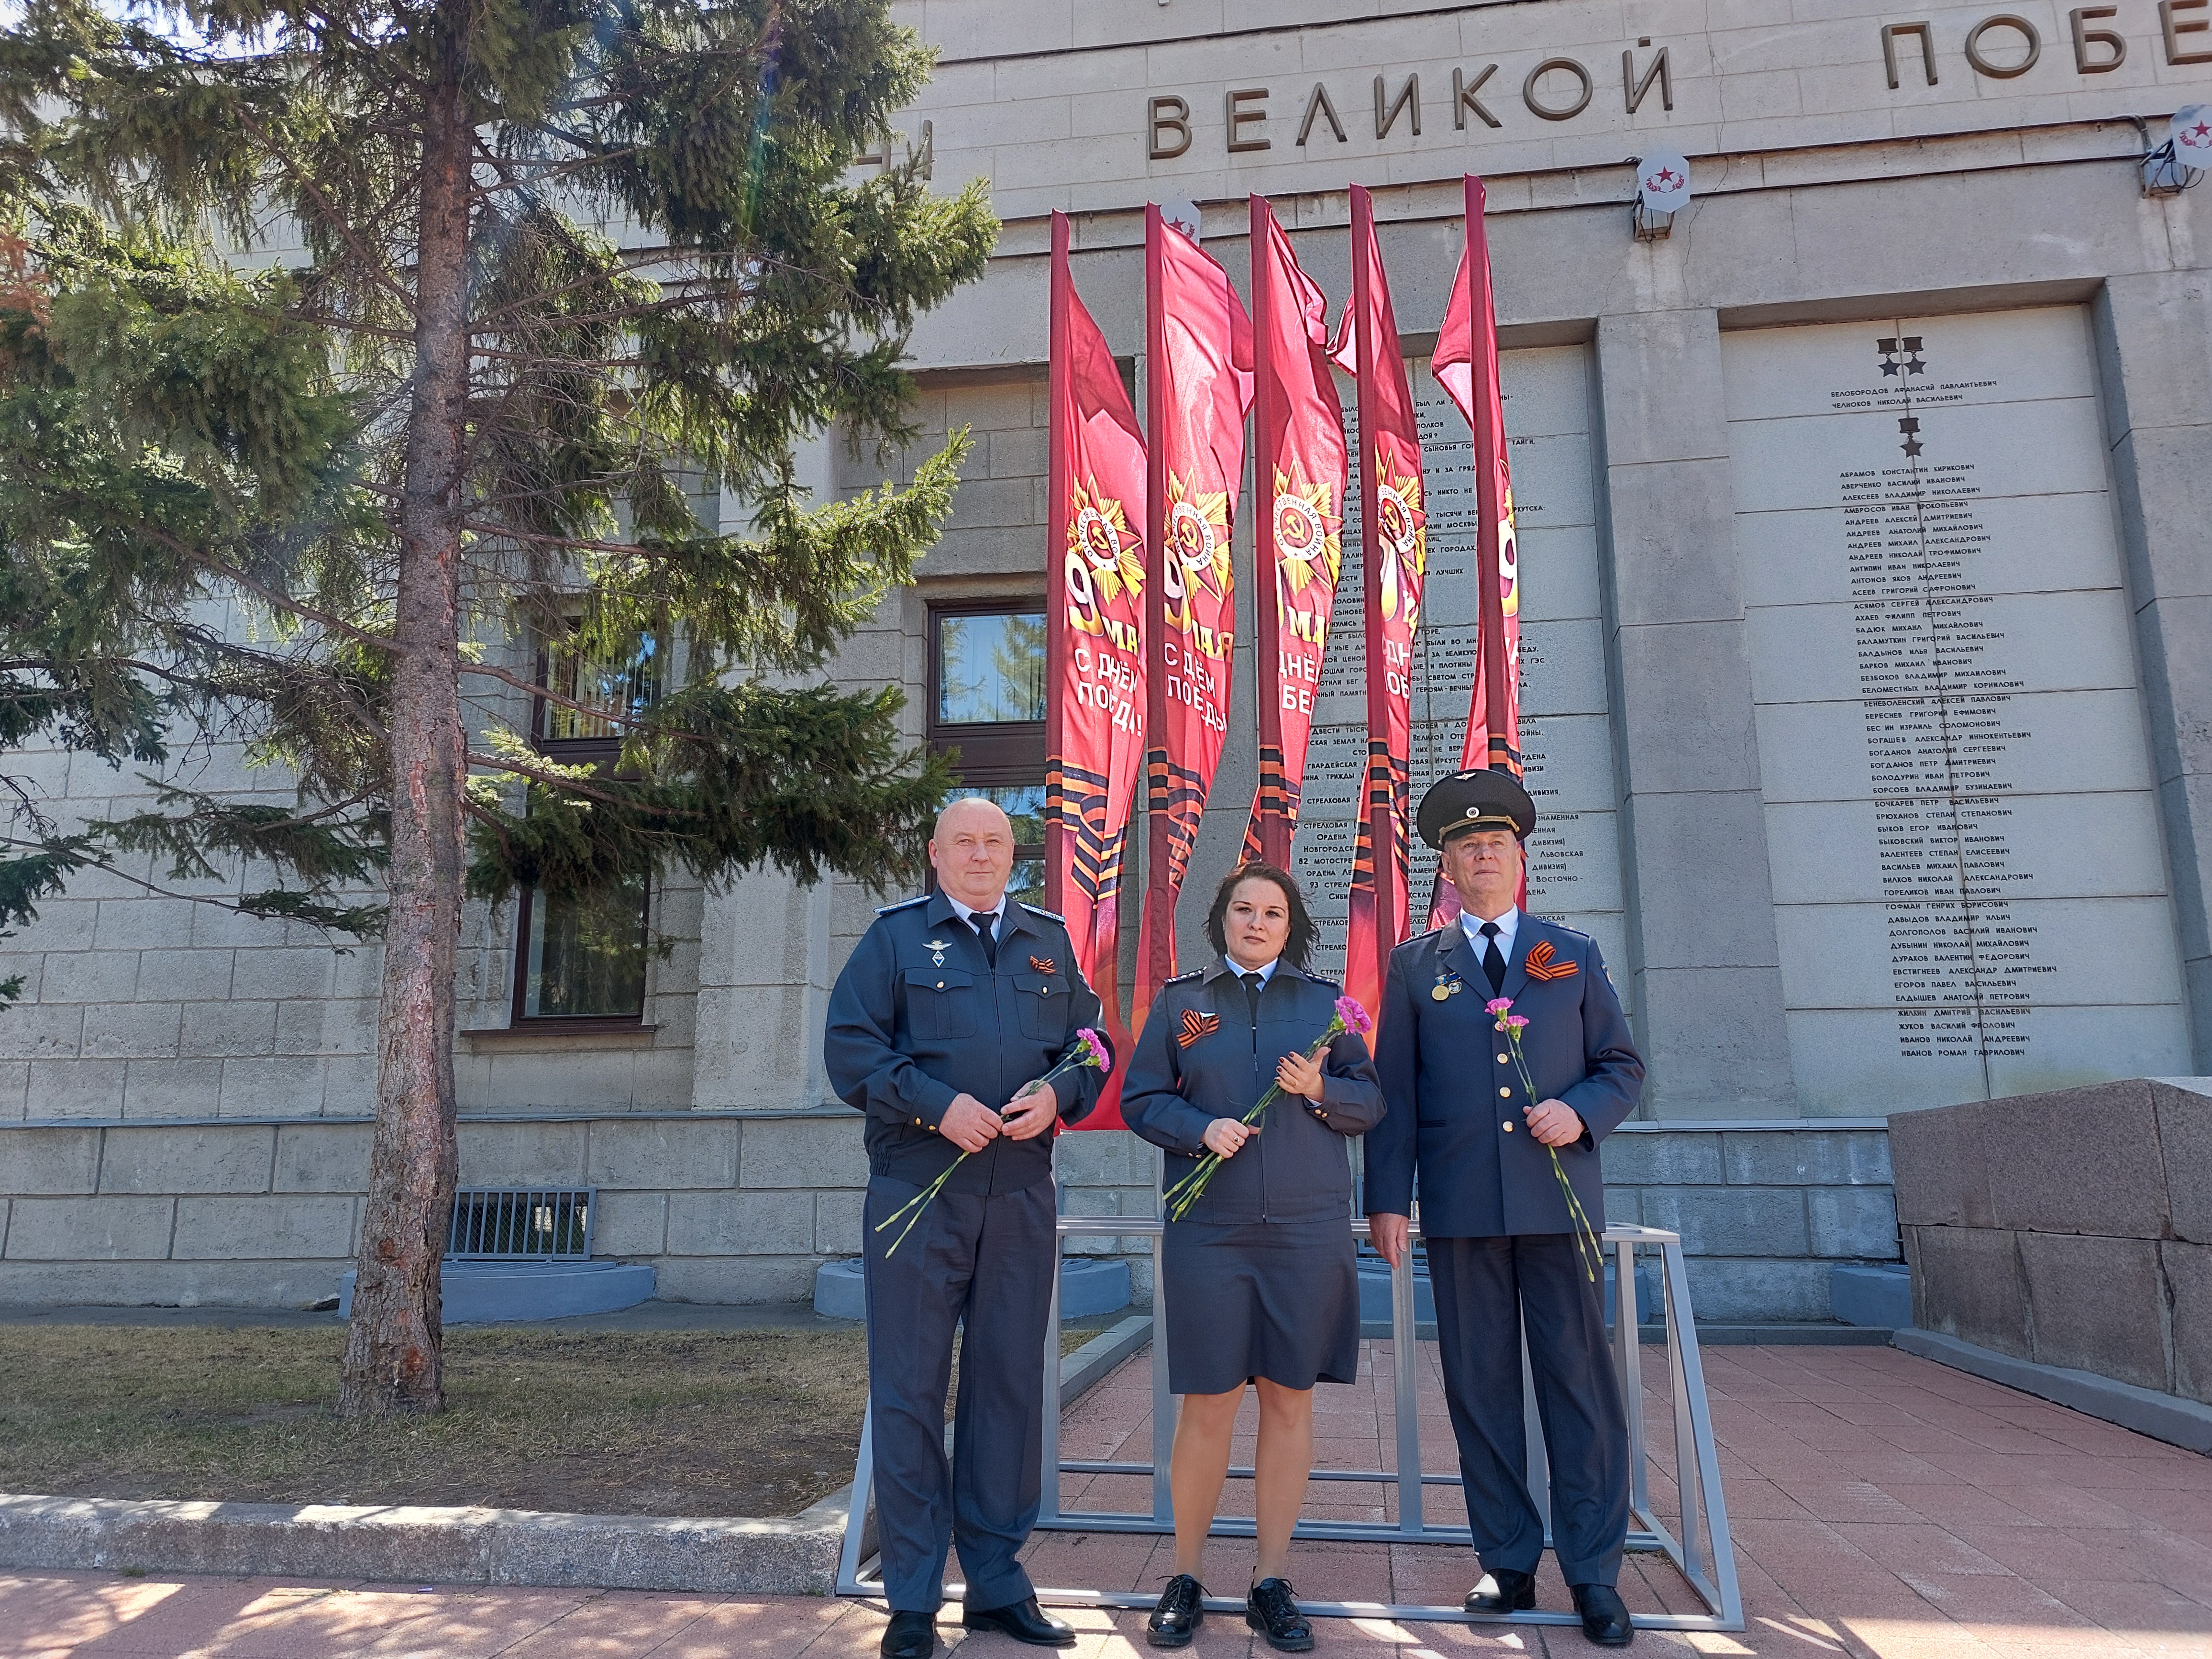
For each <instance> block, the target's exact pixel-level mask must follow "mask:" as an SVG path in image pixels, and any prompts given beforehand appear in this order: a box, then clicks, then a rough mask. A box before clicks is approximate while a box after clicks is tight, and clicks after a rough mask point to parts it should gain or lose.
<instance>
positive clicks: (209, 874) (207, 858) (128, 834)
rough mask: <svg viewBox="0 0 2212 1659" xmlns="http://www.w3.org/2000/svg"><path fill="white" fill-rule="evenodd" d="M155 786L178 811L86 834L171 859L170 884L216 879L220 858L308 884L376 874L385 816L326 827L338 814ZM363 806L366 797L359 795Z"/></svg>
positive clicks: (98, 824) (112, 822) (93, 825)
mask: <svg viewBox="0 0 2212 1659" xmlns="http://www.w3.org/2000/svg"><path fill="white" fill-rule="evenodd" d="M143 781H145V782H148V783H151V784H154V785H155V788H156V791H157V793H156V795H155V799H157V800H158V801H159V802H160V803H161V805H163V806H165V807H183V808H185V809H186V810H185V811H183V812H181V813H178V812H160V811H147V812H135V813H132V814H131V816H129V817H122V818H106V819H95V820H94V821H92V822H90V823H87V824H86V825H85V832H86V833H87V834H88V835H91V836H96V837H99V838H100V839H101V840H104V841H106V842H109V843H110V844H112V846H114V847H115V848H118V849H119V850H120V851H123V852H126V853H151V854H157V855H162V856H166V857H167V859H168V860H169V879H170V880H171V881H213V880H217V879H219V878H221V876H222V870H221V869H220V868H219V867H218V866H216V863H215V862H214V860H215V859H216V857H219V856H228V857H233V858H240V859H258V860H262V861H263V862H264V863H268V864H272V865H276V866H279V867H281V868H283V869H286V870H289V871H291V872H294V873H295V874H296V875H298V876H299V877H300V878H301V879H303V880H305V881H307V883H309V884H311V885H313V886H315V887H318V888H320V887H325V886H330V885H333V884H361V883H364V882H369V881H374V880H376V879H377V878H379V877H380V874H381V872H382V871H383V868H384V865H385V861H386V852H385V848H384V846H383V836H384V834H385V833H386V831H385V823H384V814H383V813H382V812H381V811H372V812H370V813H369V814H368V815H367V816H366V817H360V818H355V819H351V820H340V821H339V822H338V823H337V824H336V825H335V826H334V825H333V824H332V823H331V818H332V817H334V816H335V815H336V813H337V811H339V810H342V809H341V808H339V807H337V806H335V805H334V806H333V807H332V808H331V809H330V810H328V811H324V812H315V813H301V812H298V811H293V810H292V809H290V808H287V807H282V806H266V805H253V804H249V803H240V802H235V801H226V800H223V799H220V798H219V797H216V796H213V795H207V794H202V793H197V792H195V791H191V790H185V789H178V788H174V787H162V786H161V784H160V782H159V781H158V780H155V779H150V778H149V779H145V780H143ZM365 800H366V798H365V797H356V802H365Z"/></svg>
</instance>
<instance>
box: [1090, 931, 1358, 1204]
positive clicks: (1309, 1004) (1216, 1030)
mask: <svg viewBox="0 0 2212 1659" xmlns="http://www.w3.org/2000/svg"><path fill="white" fill-rule="evenodd" d="M1339 994H1340V993H1339V991H1338V989H1337V987H1335V986H1334V985H1332V984H1330V983H1329V982H1328V981H1327V980H1323V979H1315V978H1313V977H1312V976H1310V975H1307V974H1304V973H1301V972H1299V970H1298V969H1296V968H1293V967H1292V966H1291V964H1290V963H1287V962H1284V963H1277V964H1276V966H1275V971H1274V973H1273V975H1270V976H1269V978H1268V980H1267V986H1266V987H1265V988H1264V989H1262V990H1261V993H1260V1023H1259V1025H1258V1027H1257V1029H1256V1030H1255V1027H1254V1025H1253V1024H1252V1018H1251V1003H1250V999H1249V996H1248V995H1247V994H1246V993H1245V990H1244V985H1243V981H1241V980H1239V979H1238V978H1237V975H1236V970H1235V969H1233V968H1231V965H1230V964H1229V963H1228V962H1226V961H1225V960H1223V959H1221V958H1218V957H1217V958H1216V959H1215V960H1214V963H1213V964H1212V966H1211V967H1209V968H1206V969H1202V970H1199V971H1195V972H1192V973H1188V974H1179V975H1176V977H1175V978H1173V979H1171V980H1170V981H1168V982H1167V983H1166V984H1165V985H1164V986H1162V987H1160V994H1159V996H1158V1000H1155V1001H1154V1002H1153V1004H1152V1012H1151V1014H1150V1015H1149V1016H1148V1017H1147V1018H1146V1021H1145V1029H1144V1031H1143V1034H1142V1035H1141V1036H1139V1037H1138V1039H1137V1043H1136V1053H1135V1054H1133V1055H1132V1056H1131V1057H1130V1060H1129V1068H1128V1075H1127V1077H1126V1078H1125V1079H1123V1080H1122V1084H1121V1121H1123V1122H1124V1123H1126V1124H1127V1125H1128V1126H1129V1127H1131V1128H1132V1129H1134V1130H1135V1131H1136V1132H1137V1133H1139V1135H1141V1136H1142V1137H1143V1138H1144V1139H1146V1140H1149V1141H1151V1142H1152V1144H1153V1145H1154V1146H1159V1147H1163V1148H1164V1149H1165V1150H1166V1152H1167V1157H1166V1158H1164V1159H1163V1160H1162V1164H1163V1165H1164V1170H1163V1173H1162V1176H1161V1180H1162V1182H1163V1187H1164V1188H1165V1187H1171V1186H1173V1185H1174V1184H1175V1183H1176V1182H1178V1181H1180V1180H1182V1178H1183V1176H1185V1175H1187V1174H1188V1173H1189V1171H1190V1170H1192V1169H1193V1168H1194V1167H1195V1166H1196V1164H1197V1163H1198V1160H1199V1159H1200V1158H1202V1157H1204V1156H1205V1153H1206V1146H1205V1143H1204V1140H1203V1137H1204V1135H1205V1133H1206V1125H1208V1124H1209V1123H1212V1121H1213V1120H1214V1119H1216V1118H1218V1117H1232V1118H1241V1117H1242V1116H1243V1115H1244V1114H1245V1112H1246V1111H1247V1110H1249V1109H1250V1107H1251V1104H1252V1103H1253V1102H1254V1101H1255V1100H1257V1099H1259V1097H1261V1094H1262V1093H1264V1092H1265V1091H1266V1090H1267V1087H1268V1085H1270V1084H1272V1083H1273V1082H1274V1080H1275V1066H1276V1062H1277V1061H1279V1060H1281V1059H1282V1057H1283V1056H1284V1055H1285V1054H1304V1052H1305V1051H1306V1050H1307V1049H1308V1048H1311V1047H1312V1046H1313V1044H1314V1042H1315V1040H1316V1038H1318V1037H1319V1036H1321V1034H1322V1032H1323V1031H1324V1030H1328V1022H1329V1018H1330V1016H1331V1015H1332V1014H1334V1012H1335V1003H1336V999H1337V997H1338V996H1339ZM1322 1079H1323V1081H1322V1099H1321V1103H1320V1104H1319V1105H1318V1106H1316V1105H1315V1104H1314V1103H1312V1102H1311V1101H1310V1100H1307V1099H1306V1098H1305V1097H1304V1096H1302V1095H1278V1096H1277V1097H1275V1100H1274V1103H1273V1104H1272V1105H1271V1106H1269V1107H1268V1109H1267V1115H1266V1116H1265V1117H1263V1118H1261V1120H1260V1131H1261V1132H1260V1133H1259V1134H1258V1135H1257V1136H1256V1137H1255V1139H1251V1140H1248V1141H1247V1142H1245V1143H1244V1146H1243V1149H1242V1150H1240V1151H1239V1152H1237V1155H1236V1156H1235V1157H1234V1158H1229V1159H1227V1160H1226V1161H1225V1163H1223V1164H1222V1166H1221V1167H1220V1168H1219V1169H1218V1170H1216V1171H1215V1172H1214V1175H1213V1178H1212V1181H1211V1182H1208V1183H1207V1185H1206V1195H1205V1196H1204V1197H1203V1198H1201V1199H1200V1200H1198V1203H1197V1204H1196V1205H1195V1206H1194V1207H1193V1208H1192V1209H1191V1211H1190V1212H1189V1215H1190V1218H1191V1219H1192V1220H1194V1221H1219V1222H1231V1223H1240V1222H1253V1221H1328V1220H1338V1221H1341V1220H1344V1219H1346V1218H1348V1217H1349V1216H1350V1214H1351V1212H1352V1165H1351V1158H1350V1155H1349V1153H1348V1152H1347V1150H1346V1148H1347V1145H1348V1142H1349V1139H1350V1138H1351V1137H1352V1136H1353V1135H1357V1134H1364V1133H1366V1132H1367V1131H1368V1130H1369V1129H1370V1128H1371V1127H1373V1126H1374V1124H1375V1123H1376V1121H1377V1120H1378V1119H1379V1118H1381V1117H1382V1115H1383V1091H1382V1088H1381V1085H1379V1084H1378V1083H1377V1082H1376V1076H1375V1062H1374V1061H1373V1060H1371V1059H1370V1058H1369V1057H1368V1054H1367V1043H1366V1041H1365V1039H1364V1038H1362V1037H1359V1036H1355V1035H1354V1034H1353V1033H1352V1032H1350V1031H1346V1032H1345V1033H1344V1034H1343V1035H1342V1036H1339V1037H1338V1038H1337V1039H1336V1041H1335V1042H1332V1043H1330V1044H1329V1046H1328V1051H1327V1052H1326V1053H1325V1054H1323V1055H1322Z"/></svg>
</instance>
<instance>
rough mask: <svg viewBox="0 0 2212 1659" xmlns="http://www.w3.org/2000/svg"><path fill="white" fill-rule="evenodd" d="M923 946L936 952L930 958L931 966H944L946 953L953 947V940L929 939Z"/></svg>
mask: <svg viewBox="0 0 2212 1659" xmlns="http://www.w3.org/2000/svg"><path fill="white" fill-rule="evenodd" d="M922 948H923V949H925V950H927V951H934V952H935V953H936V954H935V955H933V956H932V957H930V959H929V963H930V966H931V967H933V968H942V967H943V966H945V952H946V951H950V950H951V948H952V941H951V939H928V940H925V941H924V943H923V946H922Z"/></svg>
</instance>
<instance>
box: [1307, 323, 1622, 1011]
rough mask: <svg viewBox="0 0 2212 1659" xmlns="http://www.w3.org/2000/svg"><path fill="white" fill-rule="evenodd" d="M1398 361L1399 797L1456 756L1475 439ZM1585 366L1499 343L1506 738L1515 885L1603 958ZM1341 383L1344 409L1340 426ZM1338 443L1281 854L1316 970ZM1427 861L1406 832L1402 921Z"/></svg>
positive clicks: (1348, 861) (1359, 639) (1328, 880)
mask: <svg viewBox="0 0 2212 1659" xmlns="http://www.w3.org/2000/svg"><path fill="white" fill-rule="evenodd" d="M1407 368H1408V371H1409V373H1410V374H1411V376H1412V380H1413V398H1414V404H1415V406H1416V409H1417V410H1418V412H1419V417H1420V422H1421V449H1422V472H1423V482H1424V487H1425V492H1426V497H1427V499H1426V509H1427V513H1428V574H1427V585H1426V588H1425V595H1424V606H1423V614H1422V617H1421V622H1420V626H1419V629H1418V631H1417V632H1416V634H1415V635H1414V641H1413V753H1412V760H1413V785H1412V796H1413V801H1414V802H1415V803H1418V802H1419V799H1420V796H1421V793H1422V791H1424V790H1425V789H1426V788H1427V787H1428V786H1429V785H1430V784H1431V783H1432V782H1434V781H1436V779H1437V778H1438V777H1440V776H1441V775H1443V774H1444V773H1446V772H1449V771H1451V770H1453V769H1455V768H1456V767H1457V766H1458V764H1459V757H1460V744H1461V741H1462V738H1463V737H1464V735H1465V732H1466V730H1467V711H1468V686H1469V685H1470V684H1472V683H1473V680H1474V649H1475V611H1476V600H1477V594H1476V589H1475V580H1474V534H1475V502H1474V448H1473V443H1472V440H1471V439H1470V437H1469V435H1468V426H1467V422H1466V421H1465V420H1463V419H1462V417H1461V416H1460V413H1459V411H1458V410H1456V409H1455V408H1454V407H1453V406H1452V405H1451V404H1450V403H1449V400H1447V399H1446V398H1445V397H1444V395H1443V389H1442V388H1441V387H1439V386H1437V383H1436V381H1435V380H1433V379H1432V378H1431V375H1430V374H1429V364H1428V360H1427V359H1426V358H1421V359H1419V360H1417V361H1415V362H1412V363H1410V364H1408V365H1407ZM1501 379H1502V381H1503V385H1504V393H1505V425H1506V430H1507V432H1508V433H1509V434H1510V442H1511V445H1512V449H1511V454H1512V463H1513V488H1514V499H1515V504H1516V522H1517V526H1518V530H1519V544H1520V551H1521V595H1522V601H1521V602H1522V613H1521V672H1522V714H1521V746H1522V751H1523V753H1524V756H1525V757H1526V760H1527V764H1528V788H1529V792H1530V793H1531V794H1532V795H1533V796H1534V799H1535V801H1536V805H1537V810H1538V811H1539V812H1540V813H1541V817H1542V821H1541V823H1540V824H1539V825H1538V828H1537V830H1536V833H1535V834H1534V836H1531V837H1530V838H1529V843H1528V854H1529V862H1528V902H1529V906H1530V908H1532V909H1534V910H1535V911H1537V912H1539V913H1541V915H1547V916H1549V917H1552V918H1553V919H1554V920H1557V921H1564V922H1565V923H1566V924H1567V925H1568V926H1569V927H1579V928H1581V929H1583V931H1585V932H1587V933H1590V934H1591V935H1593V936H1594V937H1595V939H1597V941H1598V943H1599V945H1601V948H1602V949H1603V950H1604V951H1605V954H1606V958H1607V962H1608V963H1613V964H1616V965H1617V964H1620V963H1623V962H1624V961H1625V960H1626V924H1625V921H1624V919H1623V908H1622V906H1623V901H1622V896H1621V878H1620V843H1619V841H1618V839H1617V824H1616V818H1617V815H1618V807H1619V802H1618V799H1617V797H1616V793H1615V785H1614V781H1613V738H1612V732H1611V725H1610V721H1609V720H1608V718H1607V705H1606V676H1605V636H1604V626H1603V623H1602V621H1601V616H1600V607H1599V592H1598V543H1597V511H1596V503H1595V492H1594V489H1593V483H1592V480H1593V477H1594V474H1593V471H1592V467H1591V456H1590V416H1589V356H1588V354H1587V352H1586V351H1585V350H1584V349H1583V348H1582V347H1579V346H1562V347H1554V348H1547V349H1539V350H1526V351H1516V352H1510V353H1507V354H1506V355H1505V356H1504V362H1503V370H1502V374H1501ZM1349 391H1350V388H1349V386H1348V385H1347V386H1346V394H1347V395H1346V408H1345V422H1346V428H1347V430H1348V431H1351V432H1353V433H1354V434H1355V435H1356V426H1357V422H1356V417H1355V416H1354V413H1353V410H1352V404H1351V401H1350V397H1349ZM1353 457H1354V458H1353V462H1352V479H1351V483H1350V485H1349V487H1348V488H1347V490H1346V499H1347V501H1350V502H1351V503H1352V506H1351V507H1350V509H1349V512H1348V513H1347V515H1346V525H1345V526H1344V565H1343V569H1342V571H1341V573H1340V576H1339V580H1338V582H1337V587H1336V608H1335V614H1334V620H1333V622H1332V623H1331V633H1330V638H1329V648H1328V657H1327V659H1325V662H1324V665H1323V667H1322V681H1321V688H1320V691H1319V694H1318V696H1316V699H1315V708H1314V729H1313V746H1312V749H1311V751H1310V754H1309V756H1308V757H1307V761H1306V776H1305V790H1304V800H1303V803H1302V805H1301V809H1300V812H1299V820H1298V833H1297V841H1296V842H1295V844H1294V846H1293V848H1292V853H1291V862H1292V866H1293V872H1294V873H1295V874H1296V875H1297V878H1298V880H1299V882H1300V884H1302V885H1303V886H1304V888H1305V890H1306V891H1307V893H1308V895H1309V896H1310V898H1311V899H1312V900H1313V902H1314V908H1315V919H1316V923H1317V924H1318V926H1319V929H1320V941H1319V944H1318V945H1317V946H1316V951H1315V966H1316V969H1317V970H1318V971H1319V972H1321V973H1323V974H1325V975H1329V976H1330V977H1332V978H1334V977H1335V976H1337V975H1340V973H1341V972H1342V971H1343V966H1344V936H1345V908H1346V894H1347V890H1348V889H1349V886H1350V884H1351V872H1352V843H1353V840H1354V836H1355V833H1356V829H1357V823H1358V791H1359V782H1360V776H1361V772H1362V769H1363V768H1364V764H1365V761H1366V755H1367V703H1366V687H1365V680H1364V673H1365V662H1366V634H1365V627H1364V615H1363V613H1362V610H1361V603H1360V582H1361V580H1362V577H1361V565H1360V526H1359V523H1358V491H1359V473H1358V445H1357V444H1356V443H1355V444H1354V445H1353ZM1436 864H1437V861H1436V854H1434V853H1432V852H1431V850H1430V849H1429V848H1427V847H1425V846H1422V845H1419V843H1416V845H1415V847H1414V849H1413V883H1412V895H1413V899H1412V908H1413V920H1412V927H1413V932H1415V933H1419V932H1421V931H1422V930H1423V929H1424V928H1425V927H1427V926H1428V923H1427V920H1426V914H1427V910H1428V905H1429V899H1430V896H1431V892H1432V891H1433V890H1434V888H1435V884H1436ZM1619 976H1620V975H1619V973H1618V971H1616V978H1618V977H1619Z"/></svg>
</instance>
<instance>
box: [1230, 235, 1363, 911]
mask: <svg viewBox="0 0 2212 1659" xmlns="http://www.w3.org/2000/svg"><path fill="white" fill-rule="evenodd" d="M1251 210H1252V240H1251V247H1252V313H1253V315H1252V352H1253V365H1252V374H1253V399H1252V434H1253V443H1254V446H1255V451H1254V454H1253V458H1252V493H1253V495H1254V498H1255V501H1256V502H1257V504H1258V506H1259V517H1258V519H1257V520H1256V521H1255V525H1254V538H1253V540H1254V551H1255V559H1254V563H1255V574H1257V577H1258V580H1259V589H1258V592H1255V594H1254V596H1253V597H1254V600H1255V606H1254V609H1255V615H1256V616H1257V617H1258V619H1259V630H1260V637H1259V655H1258V657H1257V659H1255V667H1256V668H1257V670H1258V674H1257V686H1258V692H1259V705H1260V707H1259V717H1260V718H1259V725H1260V783H1259V788H1258V791H1257V792H1256V793H1255V795H1254V798H1253V801H1252V818H1251V822H1250V823H1249V826H1248V827H1247V828H1246V829H1245V831H1244V857H1245V858H1246V859H1247V860H1253V859H1264V860H1267V862H1268V863H1270V864H1273V865H1274V866H1278V867H1279V868H1282V869H1288V868H1289V867H1290V862H1291V837H1292V836H1294V835H1295V834H1296V833H1297V823H1298V800H1299V796H1300V793H1301V792H1302V790H1303V787H1304V782H1305V771H1306V750H1307V746H1308V744H1309V743H1310V739H1311V738H1312V735H1313V714H1314V696H1315V694H1316V692H1317V691H1318V690H1320V686H1321V669H1322V657H1323V654H1324V653H1325V651H1326V649H1327V647H1328V629H1329V613H1330V611H1331V610H1332V609H1333V607H1334V603H1335V599H1336V578H1337V573H1338V569H1339V568H1340V565H1341V564H1342V562H1343V558H1344V539H1343V530H1344V486H1345V477H1346V467H1345V443H1344V405H1343V404H1342V403H1341V402H1340V401H1339V399H1338V398H1337V395H1336V382H1335V380H1334V376H1332V375H1331V374H1330V373H1329V367H1328V296H1327V295H1324V294H1322V291H1321V289H1319V288H1318V287H1317V286H1316V284H1315V283H1314V281H1313V279H1312V278H1311V277H1310V276H1307V275H1306V274H1305V272H1304V270H1300V269H1299V267H1298V261H1297V255H1296V254H1295V253H1293V252H1291V243H1290V239H1289V238H1288V237H1286V236H1285V235H1284V234H1283V228H1282V227H1281V226H1280V225H1279V224H1277V223H1276V222H1275V216H1274V213H1273V210H1271V209H1270V208H1269V207H1268V205H1267V200H1266V198H1265V197H1259V196H1255V197H1252V200H1251Z"/></svg>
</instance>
